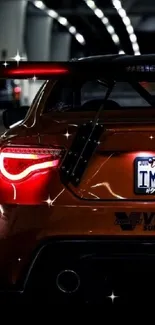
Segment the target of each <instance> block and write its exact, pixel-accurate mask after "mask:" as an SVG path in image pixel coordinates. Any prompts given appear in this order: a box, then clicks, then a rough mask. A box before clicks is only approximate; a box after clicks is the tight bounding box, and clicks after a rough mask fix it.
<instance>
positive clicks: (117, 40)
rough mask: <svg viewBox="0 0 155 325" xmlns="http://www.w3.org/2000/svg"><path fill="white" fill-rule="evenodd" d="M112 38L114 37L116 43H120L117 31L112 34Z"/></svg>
mask: <svg viewBox="0 0 155 325" xmlns="http://www.w3.org/2000/svg"><path fill="white" fill-rule="evenodd" d="M112 39H113V41H114V43H115V44H119V37H118V35H117V34H116V33H114V34H113V35H112Z"/></svg>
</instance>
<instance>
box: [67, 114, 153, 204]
mask: <svg viewBox="0 0 155 325" xmlns="http://www.w3.org/2000/svg"><path fill="white" fill-rule="evenodd" d="M76 123H77V121H76ZM85 123H86V120H85ZM100 123H101V124H102V125H103V128H104V130H103V132H102V134H101V136H100V139H99V141H100V143H99V144H98V145H97V147H96V149H95V150H94V153H93V155H92V156H91V157H90V158H89V161H88V163H87V167H86V168H85V170H84V172H83V174H82V177H81V179H80V182H79V183H78V185H75V183H73V182H69V183H67V187H68V188H69V189H70V190H71V191H72V192H73V193H74V194H75V195H76V196H78V197H79V198H81V199H89V200H106V201H114V200H136V201H137V200H138V201H140V200H154V199H155V162H153V157H155V112H154V110H153V109H146V110H139V109H138V110H133V109H132V110H121V111H109V112H107V111H105V112H103V113H102V114H101V116H100V122H99V124H100ZM78 137H79V134H78ZM81 144H82V142H81ZM150 158H151V159H152V160H151V161H150V160H149V159H150ZM72 161H73V160H72ZM150 194H151V195H150Z"/></svg>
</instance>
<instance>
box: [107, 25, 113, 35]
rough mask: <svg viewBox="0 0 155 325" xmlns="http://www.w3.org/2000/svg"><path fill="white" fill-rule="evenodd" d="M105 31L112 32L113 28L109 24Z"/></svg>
mask: <svg viewBox="0 0 155 325" xmlns="http://www.w3.org/2000/svg"><path fill="white" fill-rule="evenodd" d="M107 31H108V32H109V34H114V33H115V30H114V28H113V27H112V26H111V25H109V26H107Z"/></svg>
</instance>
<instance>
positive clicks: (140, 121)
mask: <svg viewBox="0 0 155 325" xmlns="http://www.w3.org/2000/svg"><path fill="white" fill-rule="evenodd" d="M52 86H53V83H52V82H49V83H47V84H46V85H45V87H44V88H43V89H42V90H41V91H40V92H39V95H38V96H37V98H36V99H35V100H34V103H33V104H32V107H31V110H30V112H29V114H28V116H27V117H26V119H25V120H24V121H23V122H22V123H21V124H20V125H18V126H16V127H14V128H12V129H10V130H9V131H7V132H5V133H4V134H3V135H1V140H0V141H1V146H6V145H8V144H9V145H29V146H31V145H40V144H41V145H44V146H48V145H49V143H50V145H58V146H62V147H64V148H65V149H66V150H67V149H69V148H70V146H71V144H72V141H73V139H74V136H75V135H76V132H77V126H79V125H81V124H83V123H86V122H87V121H89V120H90V119H93V117H94V116H95V112H80V113H78V112H73V113H72V112H69V113H63V114H62V115H61V114H60V113H54V112H53V113H51V114H43V108H44V103H45V101H46V99H47V97H48V94H49V91H51V89H52ZM100 121H101V122H102V123H103V124H104V132H103V135H102V137H101V139H100V144H99V145H98V147H97V150H96V152H95V154H94V155H93V157H92V158H91V160H90V163H89V165H88V168H87V170H86V172H85V173H84V176H83V178H82V181H81V183H80V185H79V186H78V187H76V188H75V187H74V186H73V185H71V184H69V185H68V187H66V186H65V185H64V184H63V183H62V182H61V179H60V175H59V170H56V171H55V172H54V179H53V181H52V180H51V179H50V182H49V184H46V189H48V192H46V193H45V195H44V199H43V200H42V202H41V201H40V202H35V205H34V204H28V205H26V204H20V202H21V201H20V189H19V193H17V195H16V199H14V201H12V199H10V202H9V197H10V198H11V196H12V197H13V188H11V187H10V194H8V193H7V195H6V197H5V196H4V195H1V202H0V204H1V205H0V265H1V268H0V282H1V283H6V284H7V285H15V284H16V283H17V282H18V280H19V279H20V276H21V274H22V272H23V270H24V268H25V267H26V266H27V265H28V264H29V263H30V260H31V257H32V254H33V252H34V251H35V250H37V247H38V246H39V245H40V243H41V242H42V241H45V240H46V239H49V238H54V237H56V236H63V237H66V236H75V235H76V236H84V235H85V236H88V237H90V236H94V235H97V236H107V235H108V236H109V235H115V236H122V237H125V236H129V237H131V236H141V235H149V236H154V235H155V230H152V231H151V232H150V231H149V230H148V231H145V232H144V230H143V224H137V226H136V227H135V229H133V230H132V232H131V231H123V230H122V229H121V227H120V226H119V225H117V224H116V222H115V221H116V217H115V213H116V212H119V211H124V212H126V213H127V214H130V213H131V212H133V211H134V212H146V213H151V212H153V211H155V204H154V201H152V199H153V200H155V195H153V196H147V197H145V196H136V195H135V194H134V191H133V161H134V158H135V157H136V156H137V155H138V154H139V153H140V152H148V151H150V152H152V153H155V124H154V122H155V110H153V109H147V111H146V110H143V111H142V112H141V113H140V116H139V110H125V111H123V110H120V111H105V112H102V114H101V116H100ZM66 131H68V133H69V134H70V136H69V137H68V138H67V137H66V136H65V133H66ZM21 186H22V184H21ZM28 190H29V193H31V189H30V188H29V189H28V188H27V191H28ZM0 192H1V190H0ZM9 195H10V196H9ZM26 195H27V193H25V196H26ZM46 198H47V199H46ZM49 198H50V200H48V199H49Z"/></svg>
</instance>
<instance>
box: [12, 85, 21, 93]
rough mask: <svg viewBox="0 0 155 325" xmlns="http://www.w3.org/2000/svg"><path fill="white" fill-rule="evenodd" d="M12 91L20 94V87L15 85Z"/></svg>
mask: <svg viewBox="0 0 155 325" xmlns="http://www.w3.org/2000/svg"><path fill="white" fill-rule="evenodd" d="M13 92H14V94H20V93H21V87H18V86H17V87H15V88H14V89H13Z"/></svg>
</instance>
